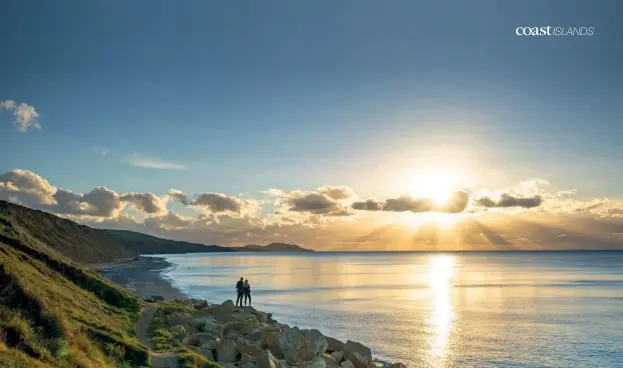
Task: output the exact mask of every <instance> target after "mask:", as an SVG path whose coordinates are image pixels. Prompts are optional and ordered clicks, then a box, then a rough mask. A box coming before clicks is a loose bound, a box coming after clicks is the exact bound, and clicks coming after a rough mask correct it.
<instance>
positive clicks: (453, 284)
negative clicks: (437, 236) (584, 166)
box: [158, 251, 623, 368]
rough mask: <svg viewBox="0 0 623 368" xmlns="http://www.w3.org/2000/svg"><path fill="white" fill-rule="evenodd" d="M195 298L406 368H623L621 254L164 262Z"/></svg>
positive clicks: (224, 257) (333, 255)
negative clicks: (241, 303) (246, 308)
mask: <svg viewBox="0 0 623 368" xmlns="http://www.w3.org/2000/svg"><path fill="white" fill-rule="evenodd" d="M158 257H164V258H166V260H167V261H168V262H170V263H172V264H173V266H171V267H170V268H168V269H166V270H164V271H162V276H163V277H164V278H167V279H169V280H170V281H171V282H172V284H173V286H175V287H177V288H178V289H180V290H181V291H183V292H185V293H186V294H188V295H189V296H192V297H196V298H202V299H207V300H208V301H210V302H213V303H221V302H223V301H225V300H227V299H235V297H236V294H235V284H236V281H237V280H238V279H239V278H240V277H244V278H246V279H248V280H249V283H250V284H251V288H252V304H253V306H254V307H255V308H257V309H260V310H262V311H266V312H271V313H273V318H275V319H277V320H278V321H280V322H282V323H287V324H289V325H296V326H299V327H300V328H309V329H311V328H315V329H318V330H320V331H321V332H322V333H323V334H325V335H327V336H331V337H334V338H337V339H340V340H342V341H346V340H348V339H350V340H355V341H358V342H361V343H362V344H364V345H367V346H369V347H370V348H371V349H372V353H373V355H374V356H375V359H377V360H378V361H380V362H394V361H400V362H403V363H405V364H406V365H407V366H408V367H509V368H510V367H513V368H528V367H530V368H532V367H539V368H541V367H561V368H568V367H597V368H609V367H613V368H614V367H623V252H607V251H604V252H599V251H594V252H471V253H468V252H463V253H422V252H365V253H359V252H315V253H288V254H286V253H209V254H186V255H162V256H158Z"/></svg>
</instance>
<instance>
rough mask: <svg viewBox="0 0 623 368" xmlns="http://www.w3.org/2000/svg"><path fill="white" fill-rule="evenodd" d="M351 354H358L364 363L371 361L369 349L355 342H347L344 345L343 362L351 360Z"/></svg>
mask: <svg viewBox="0 0 623 368" xmlns="http://www.w3.org/2000/svg"><path fill="white" fill-rule="evenodd" d="M353 353H359V355H361V356H362V357H363V358H365V359H366V361H372V351H370V348H369V347H367V346H365V345H363V344H361V343H358V342H356V341H351V340H348V341H346V345H344V360H351V359H350V356H351V355H352V354H353Z"/></svg>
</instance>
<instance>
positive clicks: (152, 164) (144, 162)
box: [124, 154, 187, 170]
mask: <svg viewBox="0 0 623 368" xmlns="http://www.w3.org/2000/svg"><path fill="white" fill-rule="evenodd" d="M124 162H126V163H128V164H130V165H132V166H136V167H142V168H146V169H161V170H186V169H187V167H186V165H184V164H180V163H177V162H174V161H167V160H162V159H159V158H154V157H147V156H143V155H138V154H135V155H132V156H130V157H127V158H126V159H125V160H124Z"/></svg>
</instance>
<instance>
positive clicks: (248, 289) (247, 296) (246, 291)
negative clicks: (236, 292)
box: [243, 279, 251, 307]
mask: <svg viewBox="0 0 623 368" xmlns="http://www.w3.org/2000/svg"><path fill="white" fill-rule="evenodd" d="M243 290H244V305H245V306H246V305H247V299H248V300H249V307H250V306H251V285H249V279H246V280H244V287H243Z"/></svg>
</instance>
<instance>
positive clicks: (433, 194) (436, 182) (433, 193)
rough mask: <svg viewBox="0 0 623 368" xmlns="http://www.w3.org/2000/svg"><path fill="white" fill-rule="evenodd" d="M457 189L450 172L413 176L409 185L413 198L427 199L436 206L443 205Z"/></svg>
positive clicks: (455, 178) (453, 176)
mask: <svg viewBox="0 0 623 368" xmlns="http://www.w3.org/2000/svg"><path fill="white" fill-rule="evenodd" d="M456 188H457V177H456V175H455V174H454V173H452V172H450V171H432V172H426V173H420V174H418V175H415V176H414V177H413V179H412V180H411V182H410V183H409V188H408V191H409V194H410V195H411V196H413V197H414V198H428V199H431V200H432V201H434V202H435V203H436V204H437V205H438V206H441V205H444V204H445V203H446V202H448V200H450V198H451V197H452V193H453V192H454V191H455V190H456Z"/></svg>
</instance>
